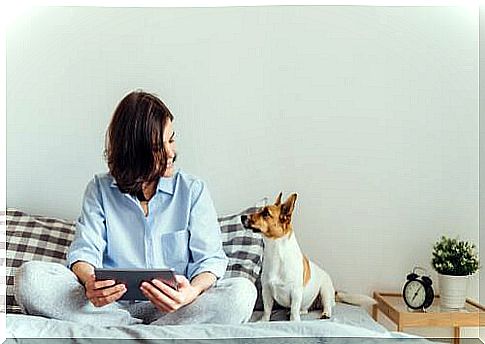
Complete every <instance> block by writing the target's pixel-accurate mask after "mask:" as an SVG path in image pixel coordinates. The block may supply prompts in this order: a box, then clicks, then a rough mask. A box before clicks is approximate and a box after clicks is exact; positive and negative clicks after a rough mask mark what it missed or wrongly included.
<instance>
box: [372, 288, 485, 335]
mask: <svg viewBox="0 0 485 344" xmlns="http://www.w3.org/2000/svg"><path fill="white" fill-rule="evenodd" d="M374 299H375V300H376V301H377V305H375V308H374V313H375V312H376V311H377V308H378V309H379V310H380V311H381V312H383V313H384V314H386V315H387V316H388V317H389V318H390V319H391V320H393V321H394V322H395V323H396V324H397V325H398V326H399V327H401V328H402V327H404V326H407V327H429V326H432V327H433V326H434V327H449V326H451V327H466V326H472V327H478V326H485V307H484V306H482V305H480V304H479V303H478V302H476V301H473V300H471V299H467V300H466V303H465V307H464V308H463V309H448V308H444V307H442V306H441V304H440V297H439V295H437V296H435V298H434V301H433V304H432V305H431V307H429V308H428V309H426V311H425V312H423V311H421V310H418V311H413V310H410V309H408V307H407V306H406V304H405V303H404V300H403V297H402V294H399V293H385V292H374Z"/></svg>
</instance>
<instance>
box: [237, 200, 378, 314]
mask: <svg viewBox="0 0 485 344" xmlns="http://www.w3.org/2000/svg"><path fill="white" fill-rule="evenodd" d="M282 195H283V194H282V193H280V194H279V195H278V197H277V199H276V202H275V204H273V205H269V206H265V207H262V208H261V209H260V210H259V211H258V212H256V213H253V214H249V215H242V216H241V222H242V224H243V226H244V227H245V228H247V229H251V230H253V231H258V232H261V234H262V236H263V241H264V253H263V271H262V273H261V286H262V297H263V305H264V313H263V317H262V318H261V320H262V321H269V320H270V316H271V310H272V308H273V304H274V301H276V302H278V303H279V304H280V305H281V306H283V307H288V308H290V320H292V321H299V320H300V314H305V313H307V312H308V308H309V307H310V306H311V305H312V304H313V302H314V301H315V299H316V298H317V296H318V295H320V298H321V302H322V306H323V309H322V314H321V318H322V319H329V318H331V316H332V308H333V307H334V306H335V303H336V301H338V302H344V303H350V304H355V305H359V306H364V305H373V304H375V303H376V302H375V300H374V299H372V298H370V297H369V296H366V295H356V294H347V293H342V292H337V293H336V292H335V289H334V286H333V283H332V279H331V278H330V276H329V275H328V274H327V273H326V272H325V271H324V270H323V269H321V268H320V267H318V266H317V265H316V264H314V263H313V262H312V261H310V260H309V259H308V257H307V256H305V255H304V254H303V253H302V251H301V250H300V246H299V245H298V242H297V240H296V237H295V235H294V233H293V228H292V225H291V217H292V214H293V210H294V209H295V203H296V198H297V194H296V193H294V194H292V195H291V196H289V197H288V199H287V200H286V201H285V202H284V203H281V197H282Z"/></svg>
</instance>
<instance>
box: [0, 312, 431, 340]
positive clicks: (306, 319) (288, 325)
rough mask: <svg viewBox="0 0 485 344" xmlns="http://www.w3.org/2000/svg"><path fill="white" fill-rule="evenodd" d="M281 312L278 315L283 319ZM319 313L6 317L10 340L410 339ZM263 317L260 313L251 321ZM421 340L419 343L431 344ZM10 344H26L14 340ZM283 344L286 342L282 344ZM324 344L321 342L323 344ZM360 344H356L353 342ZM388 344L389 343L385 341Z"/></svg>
mask: <svg viewBox="0 0 485 344" xmlns="http://www.w3.org/2000/svg"><path fill="white" fill-rule="evenodd" d="M278 312H279V313H278ZM285 314H286V312H285V311H276V312H275V313H274V314H273V315H274V316H273V317H272V319H278V318H281V317H283V318H284V317H285ZM318 315H319V314H318V313H317V312H311V313H309V314H307V315H303V316H302V321H301V322H289V321H286V320H284V321H281V320H277V321H271V322H249V323H246V324H241V325H217V324H205V325H183V326H155V325H132V326H114V327H100V326H93V325H85V324H79V323H74V322H68V321H61V320H55V319H47V318H42V317H34V316H28V315H22V314H7V319H6V320H7V326H6V329H7V333H6V336H7V338H24V339H25V338H105V339H107V338H110V339H155V338H163V339H168V338H171V339H224V338H225V339H228V338H231V339H234V338H279V339H283V338H293V339H294V338H295V337H298V338H306V339H307V341H305V343H306V342H309V343H312V342H315V340H317V339H318V338H320V339H321V338H338V339H342V338H347V339H348V338H354V339H355V337H358V338H367V339H369V340H370V339H372V338H388V339H397V338H409V337H410V336H407V335H404V334H401V333H397V332H390V331H387V329H385V328H384V327H383V326H381V325H379V324H378V323H377V322H375V321H374V320H373V319H372V318H371V317H370V316H369V315H368V313H367V312H366V311H365V310H363V309H361V308H358V307H355V306H349V305H343V304H338V305H337V306H336V308H335V310H334V316H333V318H332V319H330V320H317V319H316V318H317V317H318ZM260 316H261V312H255V313H254V314H253V318H252V320H256V319H258V318H259V317H260ZM414 338H416V341H418V340H419V341H420V342H421V341H422V342H423V343H425V342H427V341H426V340H424V339H421V338H417V337H414ZM7 342H25V341H24V340H19V341H17V340H15V339H11V340H9V341H7ZM277 342H278V343H281V341H280V340H279V341H277ZM318 342H319V343H320V341H318ZM354 342H355V340H354ZM386 342H387V341H386ZM359 343H361V342H360V341H359Z"/></svg>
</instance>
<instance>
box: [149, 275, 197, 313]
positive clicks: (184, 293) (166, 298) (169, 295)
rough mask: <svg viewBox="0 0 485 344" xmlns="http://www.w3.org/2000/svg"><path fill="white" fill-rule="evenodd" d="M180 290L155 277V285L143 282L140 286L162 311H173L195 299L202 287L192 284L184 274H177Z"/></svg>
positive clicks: (153, 281)
mask: <svg viewBox="0 0 485 344" xmlns="http://www.w3.org/2000/svg"><path fill="white" fill-rule="evenodd" d="M175 279H176V280H177V284H178V290H175V289H173V288H172V287H170V286H168V285H167V284H165V283H163V282H161V281H159V280H158V279H153V280H152V281H151V282H152V283H153V285H155V287H154V286H153V285H151V284H150V283H147V282H143V283H142V284H141V286H140V290H141V291H142V293H143V294H144V295H145V296H146V297H147V298H148V299H149V300H150V301H151V302H152V303H153V304H154V305H155V307H157V309H159V310H160V311H162V312H166V313H172V312H175V311H176V310H177V309H179V308H181V307H183V306H185V305H188V304H189V303H191V302H192V301H194V300H195V299H196V298H197V297H198V296H199V295H200V293H201V291H202V290H201V289H200V288H198V287H194V286H192V285H191V284H190V282H189V280H188V279H187V278H185V276H182V275H176V276H175Z"/></svg>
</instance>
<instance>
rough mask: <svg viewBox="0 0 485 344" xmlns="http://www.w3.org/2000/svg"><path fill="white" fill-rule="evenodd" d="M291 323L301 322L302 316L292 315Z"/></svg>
mask: <svg viewBox="0 0 485 344" xmlns="http://www.w3.org/2000/svg"><path fill="white" fill-rule="evenodd" d="M290 321H300V314H290Z"/></svg>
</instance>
